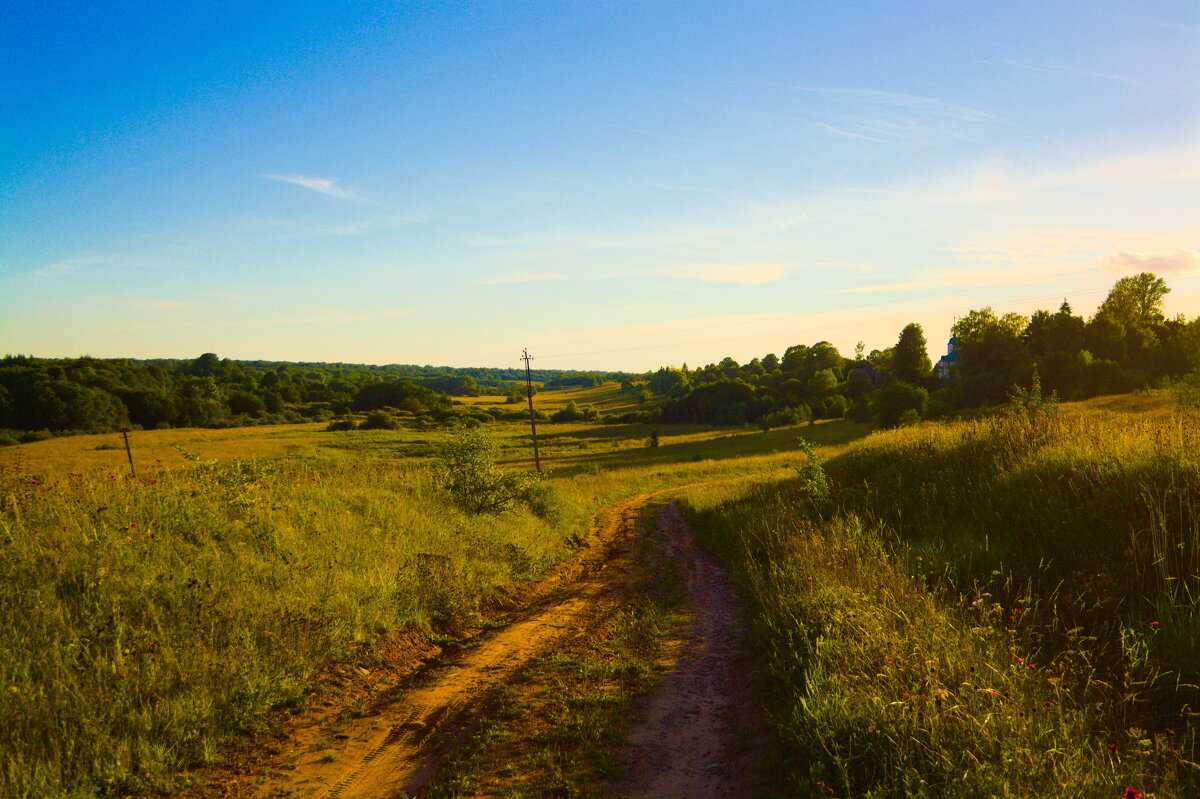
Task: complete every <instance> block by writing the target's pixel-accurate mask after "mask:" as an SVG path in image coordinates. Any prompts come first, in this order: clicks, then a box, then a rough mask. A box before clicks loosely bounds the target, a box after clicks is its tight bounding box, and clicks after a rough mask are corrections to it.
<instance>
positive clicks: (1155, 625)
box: [1150, 621, 1158, 630]
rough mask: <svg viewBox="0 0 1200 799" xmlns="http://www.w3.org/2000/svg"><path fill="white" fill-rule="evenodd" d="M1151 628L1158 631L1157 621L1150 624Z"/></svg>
mask: <svg viewBox="0 0 1200 799" xmlns="http://www.w3.org/2000/svg"><path fill="white" fill-rule="evenodd" d="M1150 626H1151V627H1153V628H1154V629H1155V630H1157V629H1158V622H1156V621H1152V622H1150Z"/></svg>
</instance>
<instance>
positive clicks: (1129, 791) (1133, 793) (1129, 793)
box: [1125, 788, 1142, 799]
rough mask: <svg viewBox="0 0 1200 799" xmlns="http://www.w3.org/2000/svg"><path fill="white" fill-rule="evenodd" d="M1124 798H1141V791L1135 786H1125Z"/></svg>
mask: <svg viewBox="0 0 1200 799" xmlns="http://www.w3.org/2000/svg"><path fill="white" fill-rule="evenodd" d="M1125 799H1142V792H1141V791H1139V790H1138V789H1137V788H1126V789H1125Z"/></svg>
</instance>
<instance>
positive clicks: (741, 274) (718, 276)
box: [651, 263, 787, 283]
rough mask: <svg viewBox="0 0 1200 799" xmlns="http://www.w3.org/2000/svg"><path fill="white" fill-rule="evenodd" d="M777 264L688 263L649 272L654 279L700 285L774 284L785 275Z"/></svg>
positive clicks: (784, 271)
mask: <svg viewBox="0 0 1200 799" xmlns="http://www.w3.org/2000/svg"><path fill="white" fill-rule="evenodd" d="M786 271H787V270H785V269H784V268H783V267H782V266H780V265H779V264H758V263H746V264H708V263H689V264H673V265H669V266H661V267H657V268H655V269H653V270H651V274H652V275H654V276H655V277H674V278H679V279H681V280H698V281H700V282H702V283H774V282H775V281H776V280H779V279H780V278H781V277H783V276H784V274H786Z"/></svg>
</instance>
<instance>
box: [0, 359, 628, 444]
mask: <svg viewBox="0 0 1200 799" xmlns="http://www.w3.org/2000/svg"><path fill="white" fill-rule="evenodd" d="M532 377H533V379H534V380H535V381H536V383H537V384H538V385H543V386H583V385H598V384H600V383H603V382H605V381H609V380H622V379H627V378H628V377H629V375H627V374H625V373H622V372H599V373H597V372H579V371H569V370H556V369H535V370H533V371H532ZM524 390H525V370H524V369H523V368H512V369H495V368H483V367H481V368H467V369H461V368H455V367H434V366H408V365H395V364H393V365H389V366H364V365H361V364H346V363H332V364H331V363H286V362H277V361H234V360H229V359H228V358H224V359H223V358H218V357H217V356H216V355H215V354H213V353H205V354H204V355H201V356H200V357H198V358H196V359H195V360H164V359H157V360H144V361H143V360H132V359H127V358H121V359H102V358H91V357H81V358H35V357H29V356H23V355H9V356H6V357H5V358H4V359H3V360H0V428H3V429H6V430H8V431H10V432H9V433H0V441H2V442H3V443H15V442H17V441H28V440H34V439H36V438H44V437H48V436H50V435H54V434H61V433H65V432H109V431H115V430H121V429H126V428H142V429H153V428H160V429H161V428H168V427H229V426H240V425H252V424H278V423H286V422H302V421H324V420H327V419H330V418H333V417H335V416H341V415H344V414H347V413H349V412H351V411H370V410H375V409H378V408H381V407H392V408H396V409H400V410H404V411H406V412H407V413H408V414H410V415H426V414H431V415H433V416H434V417H435V418H436V417H438V416H440V415H442V414H445V413H447V412H448V410H449V408H450V404H451V403H450V399H449V396H450V395H454V396H479V395H481V394H499V395H507V396H509V397H510V399H514V401H515V399H521V400H523V399H524Z"/></svg>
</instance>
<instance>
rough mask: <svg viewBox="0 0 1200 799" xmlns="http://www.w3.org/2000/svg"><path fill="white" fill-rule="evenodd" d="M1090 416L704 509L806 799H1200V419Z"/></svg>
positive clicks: (847, 456)
mask: <svg viewBox="0 0 1200 799" xmlns="http://www.w3.org/2000/svg"><path fill="white" fill-rule="evenodd" d="M1109 405H1110V407H1109V408H1107V409H1105V408H1102V407H1099V406H1097V405H1096V404H1095V403H1089V404H1086V405H1082V406H1079V407H1072V408H1068V409H1067V411H1066V413H1064V414H1063V416H1062V417H1061V418H1059V419H1058V420H1048V419H1033V420H1029V419H1026V420H1006V419H983V420H979V421H974V422H967V423H962V422H959V423H953V424H946V425H921V426H918V427H914V428H906V429H902V430H897V431H891V432H887V433H880V434H876V435H873V436H870V437H868V438H867V439H865V440H863V441H861V442H858V443H855V444H852V445H850V446H849V447H848V448H847V449H846V451H845V452H844V453H842V454H840V455H838V456H836V457H834V458H833V459H832V460H830V461H829V462H828V463H827V464H826V468H827V473H828V475H829V477H830V484H831V496H832V498H831V499H829V500H813V499H811V498H810V496H809V495H808V494H806V493H805V492H804V491H803V490H801V487H800V485H799V481H798V480H792V481H785V482H782V483H780V484H777V485H774V486H763V485H758V486H751V487H749V488H748V489H746V490H743V491H742V492H740V493H741V496H728V495H726V496H721V495H717V494H712V493H705V492H697V493H695V494H693V495H690V496H688V497H687V498H688V501H689V503H690V508H691V511H690V513H691V516H692V518H693V520H694V523H695V524H696V525H697V526H698V527H699V528H700V529H701V530H702V531H703V534H704V535H705V537H706V538H707V540H708V541H709V542H710V543H711V544H712V545H713V546H714V547H715V548H716V549H717V550H718V551H719V552H720V553H721V554H722V556H723V557H725V558H726V560H727V561H728V562H729V563H730V564H731V566H732V571H733V574H734V575H735V578H736V579H737V580H738V582H739V583H740V584H741V586H742V589H743V597H744V598H745V600H746V602H747V605H748V615H749V617H750V619H751V625H752V630H753V640H754V642H755V649H756V651H757V659H758V668H759V670H760V677H761V679H762V681H763V684H764V686H765V690H766V691H767V694H768V696H769V697H770V707H771V709H772V711H773V720H774V726H775V729H776V733H777V736H776V738H777V740H776V745H777V751H776V757H777V759H778V762H779V769H780V773H781V774H783V775H786V780H787V788H786V790H785V791H784V793H785V794H790V795H837V796H855V797H883V796H889V797H893V796H894V797H900V796H931V797H932V796H979V797H984V796H1047V797H1049V796H1060V797H1090V796H1096V797H1111V796H1119V795H1121V792H1122V791H1123V790H1124V788H1125V787H1130V786H1131V787H1137V788H1139V789H1140V790H1142V791H1144V792H1145V791H1153V792H1155V793H1156V795H1157V796H1159V797H1169V796H1180V797H1182V796H1190V795H1196V794H1197V792H1200V766H1197V765H1196V760H1197V740H1196V738H1197V726H1198V725H1197V717H1196V714H1195V708H1196V707H1197V698H1198V695H1197V691H1196V688H1195V685H1196V683H1197V682H1198V681H1200V674H1198V670H1200V653H1198V650H1197V645H1198V641H1200V607H1198V605H1197V600H1198V599H1200V590H1198V589H1200V569H1198V568H1197V564H1198V561H1197V556H1198V553H1200V524H1198V520H1197V516H1196V511H1197V506H1196V503H1197V502H1198V501H1200V447H1197V443H1200V442H1197V441H1196V440H1195V429H1196V428H1195V422H1196V420H1195V419H1187V418H1181V417H1176V416H1172V415H1170V414H1169V413H1166V412H1165V411H1162V410H1156V409H1155V408H1154V407H1144V408H1141V409H1129V408H1127V407H1120V406H1121V403H1117V407H1112V403H1111V402H1110V403H1109Z"/></svg>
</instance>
